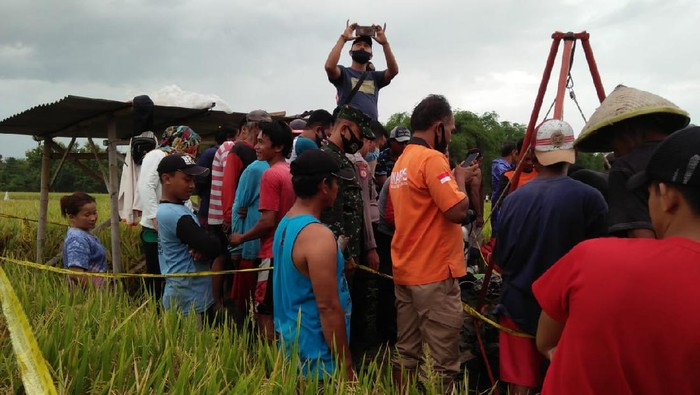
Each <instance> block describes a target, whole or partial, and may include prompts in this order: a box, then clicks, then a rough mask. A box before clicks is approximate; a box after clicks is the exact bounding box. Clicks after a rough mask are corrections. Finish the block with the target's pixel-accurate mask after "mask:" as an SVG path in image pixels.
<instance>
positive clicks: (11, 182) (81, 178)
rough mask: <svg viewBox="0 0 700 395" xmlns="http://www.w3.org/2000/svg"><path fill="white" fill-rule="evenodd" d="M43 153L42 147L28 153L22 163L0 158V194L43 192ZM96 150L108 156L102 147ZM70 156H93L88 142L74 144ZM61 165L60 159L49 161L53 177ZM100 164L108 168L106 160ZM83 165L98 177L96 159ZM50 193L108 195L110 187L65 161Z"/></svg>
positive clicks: (15, 159)
mask: <svg viewBox="0 0 700 395" xmlns="http://www.w3.org/2000/svg"><path fill="white" fill-rule="evenodd" d="M57 144H58V145H60V146H61V147H62V148H64V149H66V148H67V147H66V145H65V144H63V143H60V142H58V143H57ZM43 150H44V149H43V146H38V147H36V148H33V149H30V150H28V151H27V152H25V157H24V158H21V159H17V158H2V157H0V192H5V191H9V192H38V191H39V190H40V188H41V184H40V182H41V157H42V153H43ZM97 150H98V151H99V152H105V150H104V149H102V148H101V147H97ZM71 152H74V153H90V154H92V151H91V150H90V149H89V148H88V144H87V142H86V143H85V145H83V146H79V145H78V144H75V145H74V146H73V148H72V149H71ZM59 162H60V160H59V159H52V160H51V161H50V168H49V176H50V177H53V175H54V174H56V169H58V165H59ZM100 162H102V166H103V168H104V169H107V168H108V163H107V160H101V161H100ZM82 163H83V164H85V165H86V166H88V167H90V168H91V169H93V170H95V172H96V173H98V174H99V172H100V170H99V166H98V165H97V163H95V159H90V160H83V161H82ZM50 191H51V192H75V191H82V192H88V193H107V187H106V186H105V184H104V182H102V181H99V180H96V179H95V178H93V177H91V176H90V175H88V174H86V173H85V171H84V170H83V169H81V168H80V167H78V166H77V165H76V164H75V163H73V162H72V161H70V160H66V161H65V163H64V164H63V167H62V168H61V172H60V173H59V174H58V177H56V180H55V181H54V183H53V186H52V187H51V189H50Z"/></svg>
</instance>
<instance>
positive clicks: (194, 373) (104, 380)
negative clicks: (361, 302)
mask: <svg viewBox="0 0 700 395" xmlns="http://www.w3.org/2000/svg"><path fill="white" fill-rule="evenodd" d="M3 267H4V269H5V270H6V272H7V275H8V277H9V278H10V280H11V281H12V283H13V284H14V286H15V290H16V293H17V296H18V298H19V299H20V302H21V303H22V306H23V308H24V310H25V312H26V314H27V316H28V317H29V320H30V324H31V326H32V328H33V331H34V334H35V336H36V338H37V342H38V344H39V347H40V348H41V352H42V354H43V355H44V357H45V359H46V361H47V363H48V365H49V366H50V368H51V369H52V372H51V373H52V376H53V377H54V380H55V384H56V388H57V389H58V390H59V392H60V393H67V394H76V393H81V394H82V393H90V394H113V393H118V394H122V393H129V394H132V393H135V394H151V393H156V394H159V393H173V394H189V393H206V394H230V393H236V394H238V393H244V394H316V393H318V391H319V389H320V383H319V382H317V381H315V380H310V379H306V378H304V377H302V376H300V374H299V371H298V368H297V367H298V366H300V361H299V359H298V357H297V356H296V353H292V355H291V356H290V357H287V356H286V355H285V351H284V350H283V349H282V350H281V349H279V348H278V346H277V345H276V344H269V343H267V342H265V341H263V340H262V339H261V338H260V337H258V336H257V333H256V329H255V325H254V324H253V323H252V322H250V320H248V321H247V322H246V323H245V324H244V325H241V326H233V325H221V326H215V327H211V328H209V327H206V328H204V329H198V326H197V320H196V319H195V317H194V316H193V315H187V316H183V315H182V314H180V313H177V312H174V311H164V310H162V309H158V308H157V306H156V303H155V301H154V300H153V299H150V297H148V296H142V295H140V296H137V297H133V296H129V295H128V294H127V293H126V292H124V289H123V286H122V285H121V284H120V283H115V284H113V286H112V287H111V288H109V289H106V290H97V289H86V290H81V289H71V288H70V287H69V285H68V283H67V281H66V279H65V278H64V277H63V276H61V275H58V274H54V273H48V272H37V271H36V270H34V269H30V268H25V267H21V266H15V265H12V264H10V263H8V264H5V265H4V266H3ZM0 350H1V351H2V354H1V355H2V356H3V357H2V358H0V393H21V392H22V382H21V380H20V378H19V367H18V366H17V362H16V361H15V358H14V356H13V351H12V346H11V343H10V341H9V336H8V329H7V327H6V324H5V321H4V318H3V316H2V315H0ZM387 361H388V357H387V355H386V354H384V355H381V354H380V355H378V356H377V357H375V358H374V359H371V360H368V361H365V362H364V364H363V366H362V367H361V368H360V369H359V371H358V380H357V382H354V383H348V382H347V381H346V380H345V379H344V378H343V377H341V375H340V374H336V375H334V376H332V377H328V378H327V380H326V381H325V382H324V383H323V388H324V389H325V390H326V391H328V390H329V389H332V391H331V392H330V393H338V394H387V393H397V390H396V388H395V387H394V386H393V383H392V378H391V367H390V366H389V364H388V362H387ZM339 371H340V370H339ZM437 388H438V387H431V386H429V387H428V390H429V392H428V393H437V392H436V391H437ZM460 391H462V392H465V391H466V383H464V384H463V387H462V388H461V390H460ZM327 393H328V392H327ZM409 393H418V392H417V389H416V388H415V386H412V389H411V390H410V391H409Z"/></svg>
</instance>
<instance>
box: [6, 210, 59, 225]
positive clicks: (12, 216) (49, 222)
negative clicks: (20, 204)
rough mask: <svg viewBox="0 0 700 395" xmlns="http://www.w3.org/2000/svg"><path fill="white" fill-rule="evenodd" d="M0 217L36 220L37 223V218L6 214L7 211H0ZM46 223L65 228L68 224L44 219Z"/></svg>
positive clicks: (27, 220) (28, 220)
mask: <svg viewBox="0 0 700 395" xmlns="http://www.w3.org/2000/svg"><path fill="white" fill-rule="evenodd" d="M0 218H8V219H18V220H21V221H26V222H37V223H38V222H39V220H38V219H32V218H26V217H19V216H17V215H12V214H7V213H0ZM46 223H47V224H49V225H56V226H63V227H66V228H67V227H68V224H62V223H58V222H51V221H46Z"/></svg>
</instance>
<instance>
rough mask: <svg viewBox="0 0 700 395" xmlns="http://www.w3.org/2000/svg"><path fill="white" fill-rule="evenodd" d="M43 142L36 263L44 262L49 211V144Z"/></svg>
mask: <svg viewBox="0 0 700 395" xmlns="http://www.w3.org/2000/svg"><path fill="white" fill-rule="evenodd" d="M49 141H51V140H50V139H49V140H46V141H44V150H43V153H42V155H41V181H40V183H41V189H40V191H41V193H40V197H39V226H38V228H37V231H36V261H37V262H39V263H43V262H44V244H45V243H46V220H47V215H48V211H49V165H50V163H49V162H50V160H51V144H48V142H49ZM51 142H53V141H51Z"/></svg>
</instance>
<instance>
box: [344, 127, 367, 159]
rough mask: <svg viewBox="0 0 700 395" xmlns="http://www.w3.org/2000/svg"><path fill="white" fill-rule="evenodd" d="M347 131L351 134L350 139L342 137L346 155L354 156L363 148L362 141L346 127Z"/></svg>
mask: <svg viewBox="0 0 700 395" xmlns="http://www.w3.org/2000/svg"><path fill="white" fill-rule="evenodd" d="M345 129H346V130H347V131H348V133H350V139H346V138H345V136H343V135H342V134H341V135H340V138H341V139H343V151H345V153H346V154H354V153H355V152H357V151H359V150H360V148H362V139H358V138H357V137H356V136H355V133H353V132H352V129H350V128H349V127H347V126H346V127H345Z"/></svg>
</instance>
